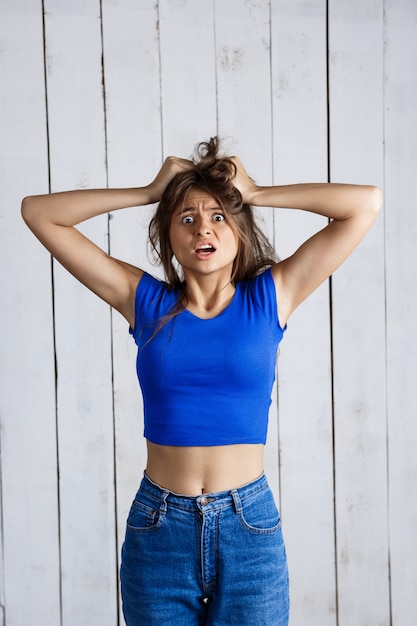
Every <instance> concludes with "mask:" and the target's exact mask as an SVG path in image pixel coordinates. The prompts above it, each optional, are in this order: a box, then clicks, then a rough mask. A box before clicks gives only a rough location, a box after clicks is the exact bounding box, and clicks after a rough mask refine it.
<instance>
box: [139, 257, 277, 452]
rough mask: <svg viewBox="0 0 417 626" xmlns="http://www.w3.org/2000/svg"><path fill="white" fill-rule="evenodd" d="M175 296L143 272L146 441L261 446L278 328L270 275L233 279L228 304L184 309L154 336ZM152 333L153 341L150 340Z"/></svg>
mask: <svg viewBox="0 0 417 626" xmlns="http://www.w3.org/2000/svg"><path fill="white" fill-rule="evenodd" d="M177 300H178V292H176V291H175V290H172V289H170V288H168V286H167V284H166V283H164V282H161V281H159V280H157V279H156V278H153V277H152V276H150V275H149V274H146V273H145V274H144V275H143V277H142V279H141V280H140V282H139V285H138V288H137V292H136V305H135V306H136V313H135V316H136V320H135V329H134V330H133V331H132V330H130V332H131V334H133V336H134V338H135V341H136V344H137V346H138V356H137V362H136V369H137V374H138V378H139V383H140V386H141V389H142V394H143V403H144V419H145V431H144V434H145V437H146V438H147V439H148V440H149V441H151V442H153V443H157V444H163V445H171V446H217V445H227V444H238V443H265V441H266V434H267V426H268V411H269V407H270V404H271V391H272V386H273V383H274V380H275V365H276V355H277V348H278V344H279V342H280V341H281V339H282V337H283V334H284V330H285V329H282V328H281V326H280V325H279V321H278V312H277V304H276V293H275V285H274V282H273V279H272V274H271V270H270V269H268V270H266V271H265V272H264V273H262V274H260V275H259V276H257V277H256V278H253V279H251V280H248V281H241V282H238V283H237V285H236V292H235V294H234V296H233V299H232V301H231V303H230V304H229V306H228V307H227V308H226V309H225V310H224V311H222V312H221V313H220V315H218V316H217V317H214V318H211V319H201V318H199V317H196V316H195V315H193V314H192V313H191V312H190V311H188V310H185V311H182V312H181V313H180V314H178V315H176V316H175V317H173V318H171V319H170V320H169V322H167V323H166V324H165V325H164V326H162V328H160V330H158V332H157V333H156V334H155V335H154V336H153V334H154V332H155V329H156V328H157V327H158V324H159V322H160V320H161V318H162V317H163V316H165V315H166V314H167V313H169V311H170V310H171V309H172V307H173V306H174V304H175V303H176V302H177ZM152 336H153V338H152Z"/></svg>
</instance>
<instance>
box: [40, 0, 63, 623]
mask: <svg viewBox="0 0 417 626" xmlns="http://www.w3.org/2000/svg"><path fill="white" fill-rule="evenodd" d="M45 16H46V9H45V0H42V34H43V75H44V92H45V133H46V154H47V164H48V192H49V193H51V150H50V128H49V116H48V108H49V107H48V104H49V99H48V65H47V64H48V61H47V43H46V20H45ZM50 260H51V261H50V272H51V296H52V297H51V307H52V345H53V351H54V375H55V380H54V393H55V454H56V470H57V492H56V497H57V515H58V520H57V525H58V568H59V585H58V587H59V621H60V625H61V626H62V623H63V590H62V536H61V534H62V529H61V490H60V457H59V430H58V355H57V345H56V312H55V279H54V259H53V257H52V256H51V257H50Z"/></svg>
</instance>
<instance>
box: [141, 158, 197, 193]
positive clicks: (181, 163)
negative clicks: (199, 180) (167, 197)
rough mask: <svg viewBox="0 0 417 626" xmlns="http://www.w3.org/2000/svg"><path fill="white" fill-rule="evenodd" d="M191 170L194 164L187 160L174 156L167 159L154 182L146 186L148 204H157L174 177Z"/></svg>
mask: <svg viewBox="0 0 417 626" xmlns="http://www.w3.org/2000/svg"><path fill="white" fill-rule="evenodd" d="M192 169H194V163H193V162H192V161H189V160H188V159H180V158H179V157H176V156H169V157H167V158H166V159H165V161H164V163H163V165H162V167H161V169H160V170H159V172H158V174H157V175H156V176H155V178H154V180H153V181H152V182H151V184H150V185H148V192H149V202H150V203H153V202H159V201H160V200H161V198H162V194H163V193H164V191H165V189H166V187H167V186H168V184H169V183H170V182H171V180H172V179H173V178H174V176H176V175H177V174H183V173H184V172H188V171H190V170H192Z"/></svg>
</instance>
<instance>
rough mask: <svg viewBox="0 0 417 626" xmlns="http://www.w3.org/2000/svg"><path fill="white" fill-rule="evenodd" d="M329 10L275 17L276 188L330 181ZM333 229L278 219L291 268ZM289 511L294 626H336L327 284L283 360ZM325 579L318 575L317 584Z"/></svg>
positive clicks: (297, 322) (303, 313) (306, 308)
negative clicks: (312, 240)
mask: <svg viewBox="0 0 417 626" xmlns="http://www.w3.org/2000/svg"><path fill="white" fill-rule="evenodd" d="M326 52H327V51H326V3H325V2H323V1H321V0H320V1H315V2H310V3H308V7H306V3H305V2H301V1H299V2H293V1H290V0H285V1H284V0H283V1H280V2H274V3H273V11H272V88H273V128H274V135H273V140H274V145H273V150H274V180H275V183H276V184H292V183H298V182H320V181H321V182H323V181H326V180H327V76H326ZM324 225H325V220H324V219H323V218H321V217H318V216H316V215H312V214H307V213H302V212H297V211H286V210H279V211H276V213H275V232H276V242H277V249H278V253H279V254H280V256H281V257H282V258H285V257H286V256H288V255H289V254H291V253H292V252H294V250H295V249H296V248H297V247H298V246H299V245H300V244H301V243H302V242H303V241H305V240H306V239H307V238H308V237H309V236H311V235H312V234H313V233H314V232H316V231H317V230H319V229H320V228H322V227H323V226H324ZM278 363H279V399H278V402H279V432H280V448H281V503H282V514H283V528H284V534H285V537H286V543H287V552H288V559H289V568H290V584H291V620H290V621H291V624H295V625H297V624H307V623H308V624H309V626H323V625H325V624H326V625H329V626H333V625H334V624H336V598H335V580H334V523H333V520H334V509H333V458H332V405H331V360H330V319H329V289H328V284H324V285H323V286H321V287H320V288H319V289H318V290H317V291H316V292H315V293H314V294H313V295H312V296H310V298H309V299H308V300H307V301H306V302H305V303H303V304H302V306H301V307H300V308H299V309H298V310H297V311H296V312H295V313H294V315H293V316H292V317H291V318H290V321H289V324H288V330H287V334H286V337H285V339H284V341H283V343H282V347H281V353H280V357H279V361H278ZM317 572H319V573H320V574H319V575H317Z"/></svg>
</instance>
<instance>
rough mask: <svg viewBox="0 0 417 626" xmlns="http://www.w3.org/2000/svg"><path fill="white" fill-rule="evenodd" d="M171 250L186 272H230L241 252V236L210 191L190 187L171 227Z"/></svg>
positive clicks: (173, 216) (175, 213)
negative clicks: (239, 241)
mask: <svg viewBox="0 0 417 626" xmlns="http://www.w3.org/2000/svg"><path fill="white" fill-rule="evenodd" d="M169 235H170V242H171V249H172V251H173V253H174V255H175V257H176V259H177V261H178V262H179V263H180V264H181V265H182V267H183V270H184V275H185V276H186V277H187V273H189V272H192V273H194V274H203V275H209V274H212V273H219V272H222V273H227V274H228V280H230V276H231V273H232V268H233V261H234V259H235V258H236V255H237V252H238V245H239V243H238V237H237V235H236V233H235V232H234V230H233V229H232V228H231V226H230V223H228V221H227V216H226V214H225V212H224V210H223V209H222V207H221V205H220V204H219V202H218V201H217V200H215V199H214V198H213V197H212V196H211V195H210V194H209V193H207V192H206V191H202V190H200V189H191V190H190V191H189V192H188V194H187V195H186V197H185V199H184V200H183V201H182V202H181V203H180V204H179V205H178V206H177V207H176V208H175V210H174V212H173V215H172V219H171V226H170V233H169Z"/></svg>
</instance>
